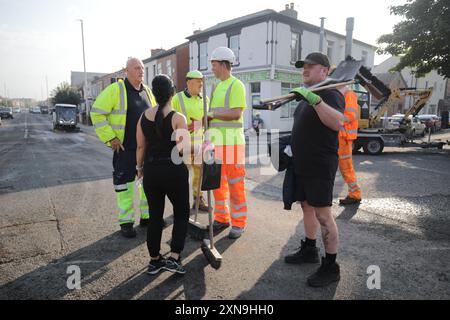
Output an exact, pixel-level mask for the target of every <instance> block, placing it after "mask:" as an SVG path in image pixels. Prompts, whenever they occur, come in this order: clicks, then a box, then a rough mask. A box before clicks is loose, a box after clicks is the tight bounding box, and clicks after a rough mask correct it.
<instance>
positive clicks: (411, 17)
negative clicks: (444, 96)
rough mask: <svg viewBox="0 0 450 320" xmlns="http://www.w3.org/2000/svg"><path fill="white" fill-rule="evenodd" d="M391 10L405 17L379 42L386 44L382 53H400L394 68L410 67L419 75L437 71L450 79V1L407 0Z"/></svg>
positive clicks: (398, 69)
mask: <svg viewBox="0 0 450 320" xmlns="http://www.w3.org/2000/svg"><path fill="white" fill-rule="evenodd" d="M390 10H391V14H394V15H398V16H403V17H404V18H405V19H404V20H403V21H402V22H400V23H398V24H396V25H395V26H394V29H393V32H392V33H391V34H385V35H383V36H381V37H380V38H379V39H378V43H379V44H386V45H385V47H384V48H381V49H380V50H379V51H378V52H379V53H381V54H392V55H394V56H400V62H399V63H398V64H397V65H396V66H395V67H394V68H393V69H392V70H393V71H400V70H402V69H403V68H405V67H410V68H411V69H412V70H413V72H414V73H415V74H416V76H417V77H422V76H424V75H426V74H427V73H428V72H430V71H432V70H437V72H438V73H439V74H440V75H441V76H444V77H446V78H450V1H449V0H407V2H406V4H404V5H400V6H391V7H390Z"/></svg>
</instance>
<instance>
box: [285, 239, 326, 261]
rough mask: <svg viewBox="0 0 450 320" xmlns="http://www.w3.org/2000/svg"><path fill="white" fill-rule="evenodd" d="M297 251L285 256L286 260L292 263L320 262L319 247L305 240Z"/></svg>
mask: <svg viewBox="0 0 450 320" xmlns="http://www.w3.org/2000/svg"><path fill="white" fill-rule="evenodd" d="M299 249H300V250H298V251H297V252H295V253H293V254H290V255H287V256H286V257H284V262H286V263H290V264H302V263H319V261H320V259H319V249H318V248H317V247H310V246H307V245H306V242H305V241H303V240H302V241H301V246H300V248H299Z"/></svg>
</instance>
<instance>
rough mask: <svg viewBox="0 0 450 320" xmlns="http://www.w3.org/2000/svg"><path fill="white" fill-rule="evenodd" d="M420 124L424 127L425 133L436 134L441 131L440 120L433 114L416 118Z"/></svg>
mask: <svg viewBox="0 0 450 320" xmlns="http://www.w3.org/2000/svg"><path fill="white" fill-rule="evenodd" d="M418 117H419V119H420V122H422V123H423V124H424V125H425V126H426V127H427V131H430V130H431V132H436V131H438V130H441V119H440V118H439V117H438V116H436V115H434V114H421V115H419V116H418Z"/></svg>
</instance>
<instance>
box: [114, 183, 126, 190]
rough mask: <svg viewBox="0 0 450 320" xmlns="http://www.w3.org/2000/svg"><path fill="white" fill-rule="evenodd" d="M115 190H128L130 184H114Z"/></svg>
mask: <svg viewBox="0 0 450 320" xmlns="http://www.w3.org/2000/svg"><path fill="white" fill-rule="evenodd" d="M114 190H116V191H126V190H128V186H127V185H126V184H118V185H115V186H114Z"/></svg>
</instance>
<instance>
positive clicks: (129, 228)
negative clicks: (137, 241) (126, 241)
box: [120, 223, 136, 238]
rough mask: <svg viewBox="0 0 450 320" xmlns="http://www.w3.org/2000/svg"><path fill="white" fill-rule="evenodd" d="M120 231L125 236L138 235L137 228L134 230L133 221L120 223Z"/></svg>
mask: <svg viewBox="0 0 450 320" xmlns="http://www.w3.org/2000/svg"><path fill="white" fill-rule="evenodd" d="M120 233H121V234H122V236H124V237H125V238H135V237H136V230H134V228H133V224H132V223H124V224H122V225H120Z"/></svg>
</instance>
